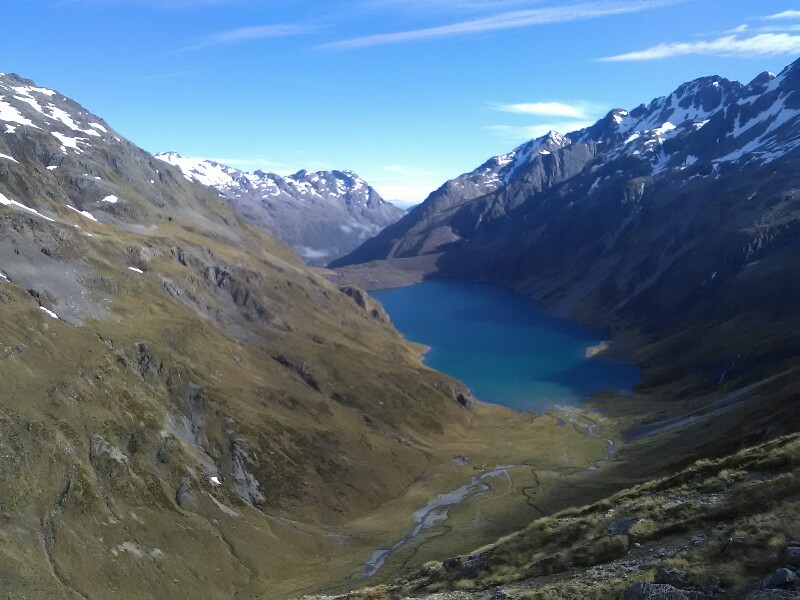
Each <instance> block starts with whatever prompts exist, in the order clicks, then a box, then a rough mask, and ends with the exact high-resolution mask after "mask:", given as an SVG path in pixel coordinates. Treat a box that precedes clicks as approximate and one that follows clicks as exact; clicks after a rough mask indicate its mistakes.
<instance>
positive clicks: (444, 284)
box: [372, 280, 639, 412]
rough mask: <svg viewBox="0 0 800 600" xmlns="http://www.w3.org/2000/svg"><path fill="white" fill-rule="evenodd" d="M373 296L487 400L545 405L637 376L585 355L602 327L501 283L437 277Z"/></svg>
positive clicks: (439, 365) (440, 366)
mask: <svg viewBox="0 0 800 600" xmlns="http://www.w3.org/2000/svg"><path fill="white" fill-rule="evenodd" d="M372 295H373V296H374V297H375V298H377V299H378V300H380V302H381V303H383V306H384V307H385V308H386V310H387V312H388V313H389V316H390V317H391V318H392V322H393V323H394V325H395V327H397V329H399V330H400V331H401V332H402V333H403V334H404V335H405V336H406V337H407V338H408V339H409V340H412V341H414V342H419V343H420V344H425V345H426V346H430V348H431V350H430V351H429V352H428V353H427V354H426V355H425V364H427V365H428V366H430V367H432V368H434V369H436V370H438V371H442V372H443V373H447V374H448V375H451V376H453V377H455V378H457V379H460V380H461V381H463V382H464V383H465V384H466V385H467V386H468V387H469V388H470V390H471V391H472V394H473V395H474V396H475V397H476V398H478V399H480V400H482V401H484V402H492V403H494V404H500V405H503V406H508V407H511V408H516V409H519V410H528V411H535V412H542V411H544V410H547V409H549V408H551V407H553V406H554V405H556V404H570V405H578V404H580V401H581V400H582V399H583V398H585V397H587V396H589V395H590V394H593V393H595V392H601V391H605V390H630V389H631V388H632V387H633V386H634V385H636V383H637V382H638V381H639V368H638V367H636V366H631V365H619V364H614V363H610V362H606V361H603V360H599V359H587V358H586V356H585V353H586V348H587V347H589V346H593V345H595V344H597V343H598V342H601V341H603V340H604V339H606V338H605V337H604V336H603V335H602V334H601V333H599V332H597V331H592V330H591V329H587V328H585V327H583V326H581V325H578V324H576V323H574V322H572V321H567V320H564V319H556V318H554V317H550V316H548V315H546V314H545V313H544V312H542V310H541V309H539V308H538V306H537V305H536V303H534V302H533V301H531V300H528V299H527V298H524V297H523V296H520V295H519V294H516V293H514V292H512V291H510V290H507V289H505V288H501V287H496V286H492V285H485V284H480V283H471V282H466V281H456V280H436V281H426V282H424V283H420V284H417V285H412V286H409V287H404V288H396V289H389V290H380V291H375V292H372Z"/></svg>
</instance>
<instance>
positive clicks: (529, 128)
mask: <svg viewBox="0 0 800 600" xmlns="http://www.w3.org/2000/svg"><path fill="white" fill-rule="evenodd" d="M591 125H594V121H559V122H554V123H540V124H538V125H523V126H516V125H490V126H489V127H488V129H489V130H490V131H493V132H494V133H496V134H497V135H499V136H500V137H502V138H503V139H506V140H509V141H512V142H521V141H527V140H531V139H533V138H538V137H541V136H543V135H547V134H548V133H549V132H551V131H558V132H559V133H569V132H570V131H577V130H578V129H583V128H585V127H589V126H591Z"/></svg>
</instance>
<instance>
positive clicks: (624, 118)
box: [330, 61, 800, 387]
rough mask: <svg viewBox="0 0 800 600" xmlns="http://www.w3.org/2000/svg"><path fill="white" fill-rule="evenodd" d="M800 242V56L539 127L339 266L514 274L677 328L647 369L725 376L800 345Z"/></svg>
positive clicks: (657, 331)
mask: <svg viewBox="0 0 800 600" xmlns="http://www.w3.org/2000/svg"><path fill="white" fill-rule="evenodd" d="M798 239H800V61H798V62H796V63H794V64H792V65H790V66H788V67H787V68H786V69H784V70H783V71H782V72H781V73H780V74H779V75H777V76H773V75H771V74H764V75H762V76H759V77H757V78H756V79H755V80H753V81H752V82H750V83H749V84H747V85H743V84H740V83H737V82H732V81H728V80H725V79H723V78H720V77H706V78H701V79H698V80H695V81H692V82H689V83H686V84H684V85H682V86H680V87H679V88H678V89H677V90H675V91H674V92H673V93H671V94H670V95H668V96H665V97H663V98H658V99H656V100H653V101H652V102H651V103H650V104H648V105H641V106H639V107H637V108H635V109H633V110H630V111H627V110H621V109H617V110H613V111H611V112H610V113H608V115H607V116H606V117H604V118H603V119H601V120H600V121H598V122H597V123H596V124H595V125H593V126H591V127H589V128H586V129H583V130H580V131H576V132H573V133H570V134H567V135H565V136H562V135H559V134H556V133H551V134H549V135H547V136H544V137H542V138H539V139H537V140H533V141H532V142H528V143H527V144H525V145H523V146H520V147H519V148H517V149H516V150H514V151H512V152H511V153H509V154H507V155H504V156H500V157H496V158H493V159H491V160H489V161H488V162H486V163H485V164H484V165H482V166H481V167H479V168H478V169H476V170H475V171H473V172H472V173H468V174H466V175H463V176H461V177H459V178H457V179H454V180H452V181H450V182H448V183H446V184H445V185H444V186H442V187H441V188H440V189H439V190H437V191H436V192H434V193H433V194H431V196H430V197H429V198H428V199H427V200H426V201H425V202H424V203H423V204H421V205H420V206H417V207H416V208H414V209H413V210H412V211H411V212H410V213H409V214H408V215H406V216H405V217H404V218H403V219H401V220H400V221H398V222H397V223H395V224H394V225H391V226H389V227H387V228H386V229H385V230H384V231H383V232H381V233H380V234H379V235H378V236H376V237H375V238H373V239H371V240H368V241H367V242H365V243H364V244H363V245H362V246H361V247H360V248H358V249H357V250H355V251H354V252H352V253H351V254H350V255H348V256H346V257H344V258H342V259H339V260H337V261H334V262H333V263H332V264H331V265H330V266H331V267H334V268H340V267H346V268H344V269H342V272H343V273H346V274H347V275H348V276H350V275H352V281H360V282H362V285H364V284H365V283H364V282H368V281H375V282H376V283H375V285H376V286H377V287H381V285H382V283H381V281H379V279H380V278H379V277H376V276H373V275H374V274H375V273H378V274H379V273H380V271H381V269H383V270H385V271H386V272H387V273H389V269H390V267H391V265H392V264H393V263H394V264H396V265H398V268H397V269H396V270H398V271H399V270H400V269H401V268H403V269H405V268H414V266H413V265H415V264H417V265H422V266H421V267H420V268H422V269H426V270H427V272H426V273H425V275H426V276H441V277H462V278H467V279H475V280H481V281H490V282H494V283H497V284H501V285H506V286H510V287H513V288H514V289H516V290H518V291H520V292H522V293H524V294H526V295H529V296H532V297H533V298H535V299H537V300H538V301H540V302H541V304H542V305H543V307H544V308H546V309H547V310H549V311H551V312H553V313H555V314H558V315H561V316H567V317H571V318H577V319H578V320H581V321H584V322H587V323H589V324H592V325H594V326H597V327H599V328H603V329H607V330H610V331H611V332H612V333H614V334H616V335H617V336H618V337H619V336H620V335H625V334H628V335H630V336H636V338H637V340H639V341H641V340H649V341H653V342H655V341H656V340H664V339H666V338H671V342H670V344H669V346H670V347H669V348H667V347H666V346H665V345H662V347H661V348H660V350H661V351H663V352H664V354H663V355H658V356H651V355H648V356H647V357H646V359H647V360H648V361H649V362H650V365H649V367H648V368H647V369H645V382H644V383H645V384H662V383H666V382H669V381H675V380H678V379H683V378H686V377H692V378H696V380H697V381H698V383H699V384H700V385H703V386H711V387H716V386H719V385H721V384H727V383H729V382H731V381H734V380H736V379H737V378H740V377H742V376H745V375H750V376H753V375H754V374H759V375H761V374H763V372H764V369H769V368H770V367H771V366H772V367H774V366H775V365H777V364H779V363H780V362H781V361H783V360H785V359H788V358H790V357H792V356H796V355H797V354H798V351H800V345H798V341H797V339H796V337H795V336H791V335H788V334H787V330H786V328H785V325H786V323H789V322H791V323H795V324H796V323H800V310H798V307H797V304H796V303H794V302H790V301H789V300H788V299H789V298H794V297H798V294H800V280H798V278H797V277H796V275H795V265H796V264H797V262H798V260H800V246H798ZM376 261H377V262H376ZM365 263H369V264H365ZM357 265H362V270H363V272H364V273H365V274H367V275H366V276H364V277H362V278H358V277H357V271H358V269H357ZM339 281H340V283H346V281H347V280H339ZM767 305H768V306H769V311H770V316H769V317H767V318H762V316H763V313H762V316H758V314H759V313H760V312H761V311H762V310H763V309H764V307H765V306H767ZM779 321H782V322H783V326H781V327H777V326H776V324H777V323H778V322H779ZM700 323H702V326H703V327H704V328H706V332H705V334H704V335H701V334H699V333H698V330H697V328H696V327H697V325H698V324H700ZM725 323H727V324H728V325H727V327H728V329H726V325H725ZM795 326H796V325H793V327H795ZM730 327H735V328H736V329H737V332H736V334H735V335H734V334H733V333H732V330H730V329H729V328H730ZM767 340H769V342H767Z"/></svg>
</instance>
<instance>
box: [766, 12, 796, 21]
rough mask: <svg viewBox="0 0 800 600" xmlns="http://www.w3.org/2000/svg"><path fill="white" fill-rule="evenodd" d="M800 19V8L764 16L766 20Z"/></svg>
mask: <svg viewBox="0 0 800 600" xmlns="http://www.w3.org/2000/svg"><path fill="white" fill-rule="evenodd" d="M784 19H786V20H791V19H800V10H785V11H783V12H780V13H778V14H776V15H769V16H768V17H764V20H765V21H781V20H784Z"/></svg>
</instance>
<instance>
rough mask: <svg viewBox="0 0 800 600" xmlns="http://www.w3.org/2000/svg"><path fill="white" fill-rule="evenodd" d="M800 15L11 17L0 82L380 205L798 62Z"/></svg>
mask: <svg viewBox="0 0 800 600" xmlns="http://www.w3.org/2000/svg"><path fill="white" fill-rule="evenodd" d="M798 4H799V3H798V2H797V0H794V1H789V0H761V1H760V2H753V0H349V1H346V2H345V1H339V0H328V1H325V2H320V1H319V0H316V1H312V0H8V1H7V5H4V7H3V8H4V11H3V12H4V15H3V21H4V23H3V25H4V26H3V35H2V36H0V57H2V60H0V71H3V72H16V73H19V74H20V75H23V76H25V77H29V78H31V79H33V80H35V81H36V82H37V83H38V84H40V85H43V86H46V87H51V88H55V89H57V90H59V91H60V92H62V93H64V94H66V95H68V96H70V97H72V98H74V99H76V100H78V101H79V102H81V103H82V104H83V105H84V106H86V107H87V108H88V109H90V110H91V111H92V112H95V113H96V114H98V115H100V116H101V117H103V118H105V119H106V120H107V121H108V122H109V123H110V124H111V125H112V126H113V127H115V128H116V129H117V130H118V131H119V132H120V133H122V134H123V135H125V136H126V137H128V138H129V139H131V140H132V141H134V142H135V143H137V144H139V145H140V146H142V147H144V148H146V149H147V150H150V151H152V152H158V151H164V150H175V151H178V152H180V153H181V154H184V155H188V156H198V157H206V158H214V159H220V160H221V161H222V162H227V163H228V164H231V165H232V166H235V167H239V168H244V169H247V170H252V169H256V168H262V169H265V170H272V171H276V172H278V173H283V174H287V173H290V172H294V171H296V170H299V169H300V168H307V169H313V170H319V169H328V168H340V169H352V170H354V171H356V172H357V173H359V174H360V175H362V176H363V177H365V178H366V179H368V180H369V181H370V183H372V184H373V185H374V186H375V187H376V188H377V189H378V191H380V192H381V193H382V194H383V195H384V197H386V198H387V199H391V200H401V201H403V202H405V203H411V202H414V201H420V200H422V199H424V197H425V196H426V195H427V193H428V192H430V191H432V190H433V189H435V188H436V187H438V186H439V185H440V184H441V183H442V182H443V181H445V180H446V179H448V178H451V177H454V176H456V175H458V174H460V173H462V172H465V171H469V170H471V169H473V168H474V167H476V166H478V165H479V164H480V163H481V162H483V161H484V160H485V159H486V158H488V157H490V156H493V155H496V154H501V153H504V152H507V151H509V150H511V149H512V148H513V147H515V146H516V145H518V144H520V143H522V142H524V141H526V140H528V139H530V138H532V137H536V136H538V135H541V134H543V133H545V132H546V131H547V130H548V129H551V128H553V129H556V130H559V131H562V132H566V131H569V130H570V129H574V128H577V127H579V126H583V125H584V124H586V123H588V122H591V121H593V120H595V119H596V118H599V117H600V116H602V115H603V114H604V113H605V112H606V111H607V110H609V109H610V108H613V107H623V108H631V107H633V106H635V105H637V104H639V103H641V102H645V101H649V100H650V99H652V98H653V97H656V96H660V95H665V94H667V93H669V92H670V91H672V90H673V89H674V88H675V87H677V86H678V85H679V84H680V83H682V82H683V81H686V80H689V79H692V78H695V77H699V76H703V75H711V74H719V75H723V76H725V77H728V78H732V79H739V80H741V81H747V80H749V79H751V78H752V77H754V76H755V75H757V74H758V73H759V72H761V71H764V70H771V71H773V72H777V71H779V70H780V69H781V68H782V67H783V66H785V65H786V64H788V63H790V62H792V61H793V60H794V59H796V58H797V57H798V56H800V10H798V9H800V6H799V5H798Z"/></svg>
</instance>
